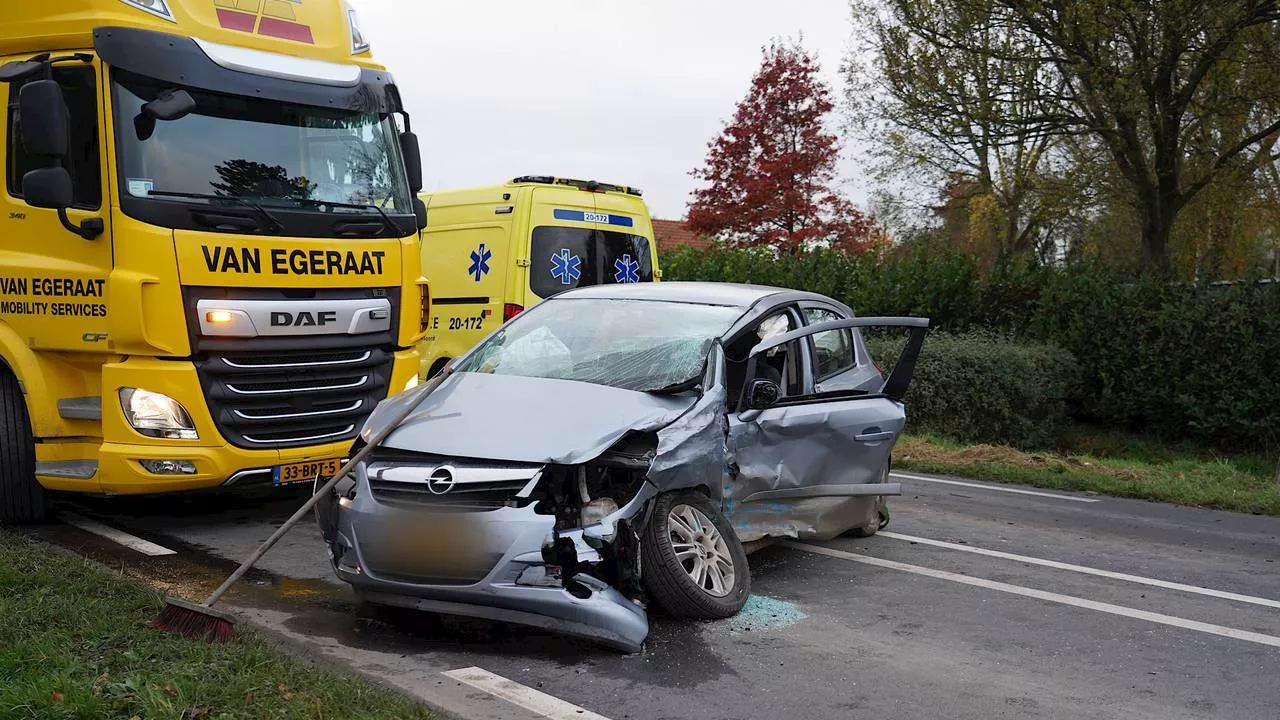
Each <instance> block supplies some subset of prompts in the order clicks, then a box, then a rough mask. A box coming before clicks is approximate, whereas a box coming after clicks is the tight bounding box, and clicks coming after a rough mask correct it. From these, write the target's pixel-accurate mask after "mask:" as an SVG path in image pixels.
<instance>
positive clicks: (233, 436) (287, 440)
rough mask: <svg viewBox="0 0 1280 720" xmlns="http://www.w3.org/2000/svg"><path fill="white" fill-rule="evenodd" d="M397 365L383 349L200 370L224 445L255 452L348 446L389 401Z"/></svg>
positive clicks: (255, 358) (254, 359)
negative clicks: (335, 444) (381, 403)
mask: <svg viewBox="0 0 1280 720" xmlns="http://www.w3.org/2000/svg"><path fill="white" fill-rule="evenodd" d="M391 364H392V357H391V355H390V354H389V353H387V352H385V351H383V350H380V349H361V350H343V351H340V352H330V353H316V352H306V353H289V354H273V355H252V356H236V355H225V356H224V355H219V356H214V357H210V358H209V359H207V360H204V361H201V362H197V363H196V369H197V371H198V373H199V376H200V383H201V385H203V386H204V390H205V394H206V396H207V397H208V398H209V410H210V412H212V413H213V418H214V422H216V423H217V425H218V430H219V431H221V432H222V435H223V437H225V438H226V439H227V441H228V442H230V443H231V444H232V445H235V446H236V447H240V448H246V449H251V450H261V449H265V448H288V447H299V446H304V445H318V444H323V443H331V442H341V441H344V440H350V439H352V438H354V437H355V436H356V433H357V432H358V431H359V429H360V426H361V424H362V423H363V422H364V420H365V418H367V417H368V416H369V413H371V412H372V411H373V408H374V406H375V405H377V404H378V402H379V401H381V400H382V399H383V398H385V397H387V390H388V385H389V384H390V381H391Z"/></svg>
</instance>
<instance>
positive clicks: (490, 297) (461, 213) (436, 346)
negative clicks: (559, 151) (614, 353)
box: [422, 175, 662, 377]
mask: <svg viewBox="0 0 1280 720" xmlns="http://www.w3.org/2000/svg"><path fill="white" fill-rule="evenodd" d="M422 199H423V201H424V202H425V203H426V205H427V216H428V223H427V227H426V231H425V232H424V233H423V250H424V252H423V260H422V262H423V274H424V275H426V276H427V277H428V278H430V279H431V282H432V287H433V288H434V290H435V298H434V300H433V304H432V307H433V314H432V317H431V323H430V326H429V328H428V331H427V335H426V338H425V339H424V342H423V345H422V363H423V365H422V372H423V377H430V376H433V375H435V374H436V373H438V372H439V371H440V370H441V369H443V368H444V366H445V364H446V363H448V362H449V361H450V360H451V359H453V358H456V357H460V356H461V355H462V354H464V353H465V352H467V351H468V350H470V349H471V347H472V346H474V345H475V344H476V343H478V342H479V341H480V340H481V339H483V338H484V337H485V336H486V335H488V334H489V332H490V331H492V330H494V329H496V328H497V327H498V326H499V325H501V324H502V323H503V322H505V321H507V320H510V319H511V318H512V317H514V316H515V315H516V314H517V313H519V312H522V311H523V310H525V309H527V308H530V307H532V306H534V305H536V304H537V303H539V302H541V301H542V300H543V299H545V298H548V297H551V296H552V295H555V294H557V293H560V292H563V291H565V290H571V289H573V288H577V287H587V286H590V285H608V284H615V283H633V282H651V281H654V280H657V279H659V278H661V276H662V271H661V270H660V269H659V267H658V253H657V247H656V244H655V243H654V241H653V224H652V222H651V220H650V217H649V209H648V207H647V206H646V205H645V202H644V200H643V199H642V194H641V192H640V191H639V190H638V189H636V188H633V187H629V186H625V185H614V184H610V183H603V182H597V181H593V180H577V179H572V178H560V177H553V176H549V175H527V176H522V177H518V178H516V179H514V180H512V181H511V182H508V183H505V184H502V185H494V186H490V187H481V188H470V189H464V190H441V191H437V192H433V193H430V194H424V195H422Z"/></svg>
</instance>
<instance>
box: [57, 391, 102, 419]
mask: <svg viewBox="0 0 1280 720" xmlns="http://www.w3.org/2000/svg"><path fill="white" fill-rule="evenodd" d="M58 414H59V415H61V416H62V417H63V419H65V420H101V419H102V398H101V397H96V396H95V397H78V398H63V399H61V400H59V401H58Z"/></svg>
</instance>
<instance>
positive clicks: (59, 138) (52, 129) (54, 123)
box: [18, 80, 71, 205]
mask: <svg viewBox="0 0 1280 720" xmlns="http://www.w3.org/2000/svg"><path fill="white" fill-rule="evenodd" d="M68 115H69V113H68V112H67V103H66V101H65V100H63V99H62V88H61V87H59V86H58V83H56V82H54V81H53V80H35V81H32V82H29V83H27V84H26V85H23V86H22V89H21V90H19V91H18V117H19V119H20V121H21V122H22V148H23V149H24V150H26V152H27V154H28V155H40V156H43V157H46V158H55V159H61V158H64V157H66V156H67V145H68V138H69V137H70V135H71V121H70V119H69V117H68ZM23 182H24V183H25V179H24V181H23ZM67 204H68V205H70V204H71V203H67Z"/></svg>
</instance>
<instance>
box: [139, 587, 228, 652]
mask: <svg viewBox="0 0 1280 720" xmlns="http://www.w3.org/2000/svg"><path fill="white" fill-rule="evenodd" d="M151 627H153V628H157V629H159V630H164V631H165V632H171V633H177V634H179V635H186V636H187V637H193V638H200V639H202V640H204V641H206V642H210V643H224V642H228V641H230V640H231V635H232V634H233V633H234V631H235V618H233V617H231V615H228V614H227V613H224V612H220V611H218V610H214V609H213V608H210V607H208V606H206V605H197V604H195V603H191V602H187V601H186V600H180V599H178V598H165V601H164V610H161V611H160V614H159V615H158V616H157V617H156V619H155V620H153V621H151Z"/></svg>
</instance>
